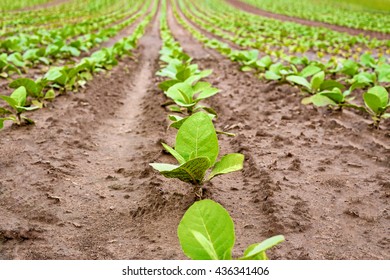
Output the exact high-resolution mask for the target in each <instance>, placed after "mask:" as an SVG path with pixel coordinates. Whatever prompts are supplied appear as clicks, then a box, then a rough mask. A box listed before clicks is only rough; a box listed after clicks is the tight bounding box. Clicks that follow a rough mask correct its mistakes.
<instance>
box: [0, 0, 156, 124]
mask: <svg viewBox="0 0 390 280" xmlns="http://www.w3.org/2000/svg"><path fill="white" fill-rule="evenodd" d="M152 2H153V7H152V11H150V12H149V13H147V15H146V16H145V18H144V19H143V20H142V21H141V22H140V23H139V24H138V25H137V26H136V28H135V30H134V32H133V33H132V35H131V36H129V37H124V38H122V39H121V40H119V41H117V42H116V43H115V44H114V45H113V46H111V47H108V48H101V49H99V50H97V51H95V52H93V53H92V54H91V55H89V56H85V57H84V58H82V59H81V60H80V61H79V62H78V63H76V64H75V65H65V66H57V67H51V68H50V69H49V70H48V71H47V72H46V73H45V74H44V75H42V77H40V78H38V79H36V80H35V81H34V80H32V79H29V78H18V79H15V80H14V81H13V82H11V83H10V84H9V87H10V88H15V91H14V92H13V93H12V94H11V95H10V96H5V95H3V96H0V98H2V99H3V100H4V101H6V102H7V103H8V105H9V107H10V109H11V110H9V109H7V108H1V107H0V116H2V117H1V118H0V128H2V127H3V123H4V121H13V122H15V123H17V124H21V123H23V122H27V123H33V122H34V121H33V120H31V119H29V118H27V117H25V116H24V115H22V114H23V113H24V112H25V111H31V110H37V109H39V108H42V107H44V106H45V102H46V101H48V100H53V99H54V98H55V97H56V95H58V94H62V93H66V92H67V91H77V90H78V88H79V87H82V86H84V85H85V84H86V83H87V82H88V81H90V80H92V79H93V74H94V73H97V72H100V71H102V70H110V69H112V67H113V66H115V65H117V64H118V59H119V58H121V57H123V56H125V55H131V51H132V50H133V49H134V48H135V47H136V46H137V42H138V40H139V39H140V38H141V37H142V35H143V34H144V32H145V28H146V26H147V25H148V24H149V23H150V21H151V19H152V18H153V17H154V15H155V13H156V12H157V7H158V2H157V1H152ZM147 3H148V4H150V3H151V1H147ZM148 8H149V6H148V5H145V6H144V7H143V8H142V10H140V12H139V13H138V14H137V15H135V16H134V17H132V18H130V19H129V20H128V21H127V22H126V25H128V24H130V22H134V20H135V18H137V17H139V16H141V15H143V14H145V13H146V12H147V10H148ZM23 62H26V61H24V60H23Z"/></svg>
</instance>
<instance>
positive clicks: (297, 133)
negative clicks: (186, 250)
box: [0, 13, 390, 259]
mask: <svg viewBox="0 0 390 280" xmlns="http://www.w3.org/2000/svg"><path fill="white" fill-rule="evenodd" d="M169 19H170V20H169V25H170V27H171V28H172V30H173V34H174V36H175V37H176V38H177V39H178V40H179V42H180V43H181V44H182V46H183V48H184V50H185V51H186V52H187V53H188V54H189V55H191V56H192V57H194V62H195V63H197V64H198V65H199V67H200V68H201V69H213V71H214V72H213V74H212V75H211V76H210V77H209V79H208V80H209V81H210V82H212V83H213V85H214V86H216V87H218V88H220V89H221V93H220V94H218V95H216V96H215V97H213V98H212V99H211V100H210V101H209V105H211V106H213V107H214V108H215V109H216V111H217V112H218V113H219V117H218V120H217V121H216V126H217V128H219V129H221V130H225V131H229V132H234V133H236V136H235V137H234V138H229V137H227V136H220V137H219V139H220V144H221V154H223V153H228V152H240V153H243V154H245V157H246V160H245V165H244V169H243V171H241V172H236V173H233V174H229V175H226V176H221V177H217V178H216V179H215V180H214V181H213V183H212V184H209V185H207V186H206V187H207V193H206V194H207V197H210V198H212V199H214V200H216V201H218V202H219V203H221V204H222V205H223V206H224V207H225V208H226V209H227V210H228V211H229V212H230V214H231V216H232V218H233V219H234V221H235V230H236V236H237V238H236V246H235V249H234V252H233V253H234V255H235V256H238V255H240V254H241V253H242V251H243V250H244V249H245V248H246V246H248V245H249V244H252V243H255V242H259V241H261V240H263V239H265V238H267V237H270V236H272V235H276V234H283V235H284V236H285V237H286V241H285V242H284V243H282V244H280V245H279V246H278V247H277V248H275V249H272V250H271V251H270V254H269V256H270V257H271V258H273V259H389V258H390V238H389V236H390V209H389V202H390V172H389V171H390V122H389V121H386V122H384V123H383V124H382V125H381V129H379V130H376V129H373V128H371V127H370V126H369V124H370V120H369V119H365V118H364V117H363V116H361V115H358V114H357V113H355V112H351V111H344V112H330V111H327V110H326V109H315V108H312V107H310V106H303V105H301V104H300V100H301V96H300V93H299V91H298V89H295V88H293V87H291V86H288V85H281V84H278V83H266V82H263V81H260V80H258V79H257V78H255V77H254V76H253V75H252V74H250V73H242V72H240V71H239V70H238V67H237V65H236V64H234V63H232V62H230V61H228V60H226V59H224V58H222V57H220V56H219V55H218V54H216V53H215V52H213V51H211V50H205V49H204V48H202V46H201V45H200V44H199V43H197V42H196V41H194V40H193V39H192V38H191V36H190V34H189V33H187V32H186V31H185V30H183V29H182V28H181V27H180V26H179V25H178V24H177V23H176V22H175V21H174V19H173V16H172V15H171V13H169ZM160 46H161V40H160V38H159V26H158V20H157V19H155V20H154V21H153V25H152V26H151V27H150V29H149V30H148V31H147V33H146V35H145V36H144V37H143V38H142V39H141V42H140V47H139V49H138V51H137V52H136V53H135V54H134V59H127V60H124V61H123V62H121V64H120V65H119V66H118V67H117V68H115V69H114V70H113V71H111V72H108V73H103V74H101V75H99V76H97V77H96V78H95V79H94V80H93V81H92V82H91V83H89V85H88V87H87V88H86V89H85V90H83V91H82V92H80V93H77V94H68V95H67V96H61V97H59V98H58V99H56V100H55V101H54V102H53V103H52V104H49V106H48V108H46V109H43V110H40V111H38V112H33V113H31V115H30V116H31V117H32V118H34V119H35V120H36V121H37V124H36V125H35V126H25V127H14V126H10V125H8V126H6V127H5V129H4V130H2V131H1V132H0V133H1V136H0V146H1V149H0V213H1V215H0V259H185V258H186V257H185V255H184V254H183V253H182V252H181V249H180V245H179V242H178V239H177V235H176V229H177V225H178V223H179V221H180V218H181V217H182V216H183V214H184V212H185V211H186V209H187V208H188V207H189V206H190V205H191V204H192V203H193V202H194V201H195V200H196V196H195V195H194V192H193V191H192V189H191V188H190V187H188V186H187V185H186V184H184V183H182V182H180V181H176V180H168V179H166V178H164V177H162V176H160V175H159V174H157V173H156V172H155V171H154V170H152V168H151V167H149V165H148V164H149V163H151V162H156V161H158V162H169V161H170V160H171V159H170V157H169V156H167V155H166V154H165V153H163V151H162V148H161V145H160V142H161V141H164V142H168V143H170V144H173V141H174V135H175V131H174V130H167V125H168V121H167V114H168V112H167V111H166V110H165V109H164V107H162V106H161V105H162V104H163V103H164V102H165V101H166V99H165V97H164V95H163V94H162V92H161V91H160V90H159V89H158V87H157V85H158V83H159V82H160V81H161V79H160V78H158V77H156V76H155V72H156V71H157V70H158V69H159V64H158V57H159V54H158V51H159V49H160Z"/></svg>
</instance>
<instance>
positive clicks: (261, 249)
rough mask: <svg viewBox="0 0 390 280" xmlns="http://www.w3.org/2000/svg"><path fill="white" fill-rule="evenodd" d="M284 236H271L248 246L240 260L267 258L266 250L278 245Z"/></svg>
mask: <svg viewBox="0 0 390 280" xmlns="http://www.w3.org/2000/svg"><path fill="white" fill-rule="evenodd" d="M284 240H285V239H284V236H283V235H277V236H274V237H271V238H268V239H266V240H264V241H263V242H261V243H256V244H252V245H250V246H248V248H247V249H246V250H245V252H244V256H242V257H241V258H240V259H241V260H267V259H268V258H267V255H266V251H267V250H268V249H271V248H272V247H274V246H276V245H278V244H279V243H281V242H283V241H284Z"/></svg>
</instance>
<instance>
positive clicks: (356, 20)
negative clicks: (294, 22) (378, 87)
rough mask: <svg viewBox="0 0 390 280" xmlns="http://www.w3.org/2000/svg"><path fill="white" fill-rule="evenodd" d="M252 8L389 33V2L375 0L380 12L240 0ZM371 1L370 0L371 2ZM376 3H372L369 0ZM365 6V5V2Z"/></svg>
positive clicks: (319, 4)
mask: <svg viewBox="0 0 390 280" xmlns="http://www.w3.org/2000/svg"><path fill="white" fill-rule="evenodd" d="M243 1H245V2H247V3H250V4H252V5H253V6H256V7H259V8H261V9H263V10H267V11H270V12H274V13H278V14H284V15H288V16H293V17H300V18H304V19H309V20H314V21H322V22H327V23H331V24H336V25H341V26H348V27H352V28H358V29H363V30H373V31H379V32H383V33H390V18H389V16H388V13H386V12H388V11H389V7H388V4H389V2H388V1H387V6H386V1H376V4H377V5H378V7H380V8H381V9H383V8H387V11H386V12H383V11H379V10H378V11H372V10H371V11H370V10H368V9H367V8H368V7H365V9H363V8H361V9H357V8H356V6H355V7H354V6H352V5H348V4H347V3H344V4H343V3H342V2H341V1H337V2H336V1H334V0H327V1H321V2H318V1H313V0H310V1H294V0H243ZM370 2H371V1H370ZM372 2H375V1H372ZM366 3H368V2H367V1H366ZM370 4H371V5H369V7H370V8H373V7H374V6H373V3H370Z"/></svg>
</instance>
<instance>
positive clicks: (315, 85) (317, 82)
mask: <svg viewBox="0 0 390 280" xmlns="http://www.w3.org/2000/svg"><path fill="white" fill-rule="evenodd" d="M324 80H325V73H324V71H321V72H319V73H317V74H315V75H314V76H313V77H312V78H311V81H310V85H311V90H312V91H314V92H316V91H317V90H318V89H319V88H320V86H321V84H322V83H323V82H324Z"/></svg>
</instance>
